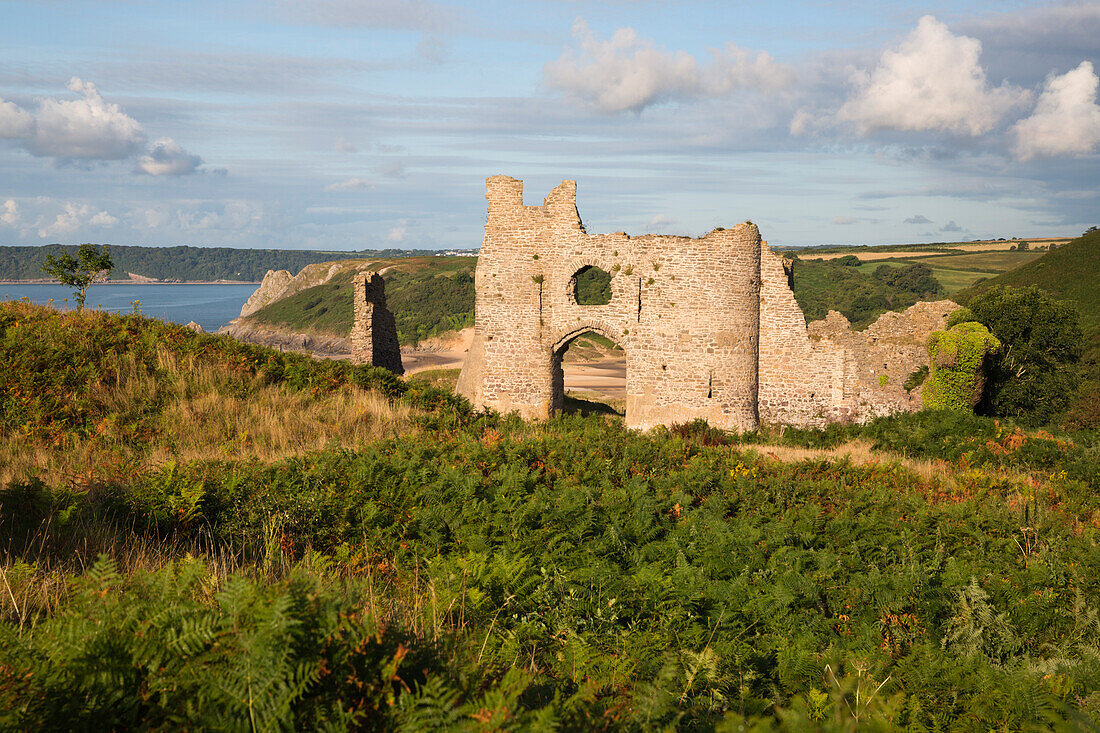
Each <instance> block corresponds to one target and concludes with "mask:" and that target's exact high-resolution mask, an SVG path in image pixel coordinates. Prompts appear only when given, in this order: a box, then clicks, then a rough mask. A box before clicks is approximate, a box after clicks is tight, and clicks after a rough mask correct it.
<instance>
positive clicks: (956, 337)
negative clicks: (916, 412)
mask: <svg viewBox="0 0 1100 733" xmlns="http://www.w3.org/2000/svg"><path fill="white" fill-rule="evenodd" d="M1000 348H1001V342H1000V341H998V340H997V338H996V337H995V336H994V335H993V334H991V333H990V332H989V329H987V328H986V327H985V326H983V325H982V324H980V323H975V322H969V323H959V324H957V325H955V326H952V327H951V328H949V329H948V330H946V331H934V332H933V333H932V335H931V336H929V337H928V359H929V365H928V378H927V379H926V380H925V382H924V391H923V392H922V393H921V395H922V400H923V402H924V407H925V409H947V410H957V411H969V410H972V409H974V406H975V405H977V404H978V402H979V401H980V400H981V398H982V387H983V386H984V385H985V376H984V374H983V373H982V363H983V362H984V361H985V357H986V355H987V354H992V353H996V352H997V351H998V350H999V349H1000Z"/></svg>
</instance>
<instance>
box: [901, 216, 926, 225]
mask: <svg viewBox="0 0 1100 733" xmlns="http://www.w3.org/2000/svg"><path fill="white" fill-rule="evenodd" d="M902 223H903V224H931V223H932V220H931V219H929V218H928V217H927V216H925V215H924V214H916V215H915V216H911V217H909V218H908V219H906V220H905V221H904V222H902Z"/></svg>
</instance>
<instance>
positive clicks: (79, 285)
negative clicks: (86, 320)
mask: <svg viewBox="0 0 1100 733" xmlns="http://www.w3.org/2000/svg"><path fill="white" fill-rule="evenodd" d="M114 267H115V265H114V263H113V262H111V255H110V253H109V252H108V251H107V246H106V245H104V246H103V248H102V249H101V248H99V247H96V246H95V245H94V244H82V245H80V247H79V248H78V249H77V251H76V257H73V256H72V255H71V254H69V253H68V252H66V253H65V254H62V255H46V264H44V265H42V271H43V272H45V273H46V274H47V275H49V276H50V277H52V278H54V279H56V280H57V281H58V282H60V283H61V284H62V285H68V286H69V287H73V288H76V292H74V293H73V297H74V298H75V299H76V305H77V308H78V309H79V310H84V300H85V299H86V298H87V297H88V286H89V285H91V284H92V281H93V280H95V279H96V278H97V277H99V275H100V274H101V273H109V272H110V271H111V270H113V269H114Z"/></svg>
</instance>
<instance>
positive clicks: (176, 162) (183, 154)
mask: <svg viewBox="0 0 1100 733" xmlns="http://www.w3.org/2000/svg"><path fill="white" fill-rule="evenodd" d="M200 165H202V158H200V157H199V156H197V155H192V154H191V153H188V152H187V151H186V150H184V149H183V148H181V147H180V146H179V143H177V142H176V141H175V140H173V139H172V138H170V137H162V138H160V139H159V140H157V141H156V142H154V143H153V145H152V147H151V148H150V149H149V154H148V155H143V156H141V157H140V158H138V162H137V170H138V172H139V173H147V174H148V175H150V176H185V175H187V174H188V173H194V172H195V171H196V170H198V167H199V166H200Z"/></svg>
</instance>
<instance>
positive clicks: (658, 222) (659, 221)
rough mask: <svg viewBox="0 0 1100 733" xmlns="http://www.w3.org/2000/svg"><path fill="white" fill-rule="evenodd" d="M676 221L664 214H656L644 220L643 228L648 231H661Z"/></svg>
mask: <svg viewBox="0 0 1100 733" xmlns="http://www.w3.org/2000/svg"><path fill="white" fill-rule="evenodd" d="M675 223H676V220H675V219H673V218H672V217H670V216H666V215H665V214H657V215H656V216H654V217H653V218H652V219H650V220H649V221H647V222H646V224H645V229H646V231H649V232H661V231H664V230H665V229H668V228H669V227H670V226H672V225H673V224H675Z"/></svg>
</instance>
